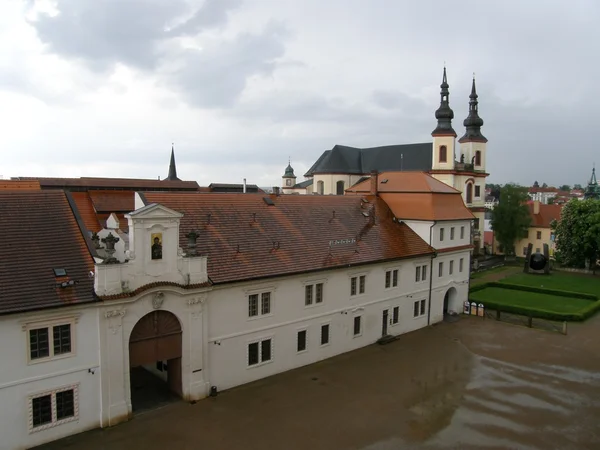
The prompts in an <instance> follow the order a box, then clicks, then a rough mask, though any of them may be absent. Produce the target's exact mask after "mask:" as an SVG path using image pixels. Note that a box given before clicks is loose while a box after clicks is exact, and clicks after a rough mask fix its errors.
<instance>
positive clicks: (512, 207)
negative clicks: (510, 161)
mask: <svg viewBox="0 0 600 450" xmlns="http://www.w3.org/2000/svg"><path fill="white" fill-rule="evenodd" d="M528 199H529V197H528V195H527V189H526V188H522V187H520V186H518V185H515V184H507V185H505V186H504V187H502V189H501V190H500V203H498V205H497V206H496V207H495V208H494V209H493V210H492V229H493V230H494V235H495V238H496V240H497V241H498V242H499V243H500V245H501V246H502V248H503V250H504V254H505V255H514V254H515V242H516V241H517V240H518V239H521V238H523V237H524V236H526V235H527V232H528V231H529V230H528V228H529V225H531V216H530V215H529V207H528V206H527V200H528Z"/></svg>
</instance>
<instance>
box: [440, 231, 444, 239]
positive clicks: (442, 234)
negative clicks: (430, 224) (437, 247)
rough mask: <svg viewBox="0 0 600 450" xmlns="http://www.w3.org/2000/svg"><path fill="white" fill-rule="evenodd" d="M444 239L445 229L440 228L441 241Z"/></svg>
mask: <svg viewBox="0 0 600 450" xmlns="http://www.w3.org/2000/svg"><path fill="white" fill-rule="evenodd" d="M443 240H444V229H443V228H440V242H442V241H443Z"/></svg>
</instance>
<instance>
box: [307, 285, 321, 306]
mask: <svg viewBox="0 0 600 450" xmlns="http://www.w3.org/2000/svg"><path fill="white" fill-rule="evenodd" d="M319 303H323V283H315V284H307V285H305V286H304V305H306V306H310V305H312V304H319Z"/></svg>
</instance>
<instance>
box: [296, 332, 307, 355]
mask: <svg viewBox="0 0 600 450" xmlns="http://www.w3.org/2000/svg"><path fill="white" fill-rule="evenodd" d="M305 350H306V330H300V331H298V339H297V342H296V351H297V352H298V353H300V352H303V351H305Z"/></svg>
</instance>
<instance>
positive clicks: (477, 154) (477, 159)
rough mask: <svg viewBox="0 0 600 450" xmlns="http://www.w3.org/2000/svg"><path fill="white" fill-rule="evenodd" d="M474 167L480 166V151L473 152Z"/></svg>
mask: <svg viewBox="0 0 600 450" xmlns="http://www.w3.org/2000/svg"><path fill="white" fill-rule="evenodd" d="M475 165H476V166H480V165H481V151H480V150H477V151H476V152H475Z"/></svg>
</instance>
